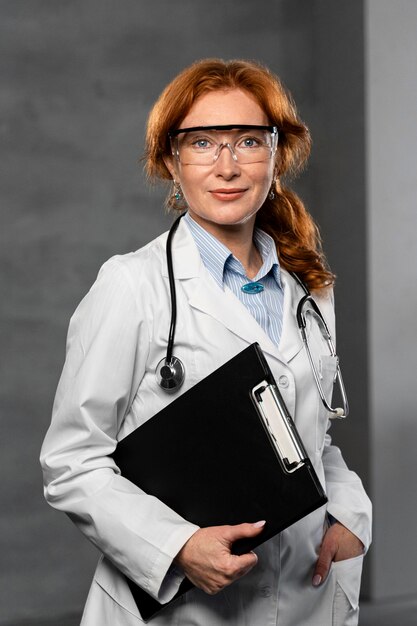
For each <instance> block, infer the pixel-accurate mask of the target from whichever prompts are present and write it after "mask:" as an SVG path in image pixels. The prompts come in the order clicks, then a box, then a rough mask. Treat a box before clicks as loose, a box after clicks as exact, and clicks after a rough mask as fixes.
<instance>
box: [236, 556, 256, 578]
mask: <svg viewBox="0 0 417 626" xmlns="http://www.w3.org/2000/svg"><path fill="white" fill-rule="evenodd" d="M232 556H233V560H234V561H235V564H236V566H237V570H236V574H237V576H238V577H239V578H240V577H241V576H244V575H245V574H247V573H248V572H250V570H251V569H252V568H253V567H255V565H256V564H257V562H258V557H257V555H256V554H255V552H248V553H247V554H241V555H240V556H237V555H232Z"/></svg>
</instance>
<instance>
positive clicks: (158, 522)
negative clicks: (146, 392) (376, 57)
mask: <svg viewBox="0 0 417 626" xmlns="http://www.w3.org/2000/svg"><path fill="white" fill-rule="evenodd" d="M140 306H141V305H140V303H138V302H137V300H136V298H135V296H134V290H133V288H132V286H131V284H130V281H129V275H128V273H127V271H126V270H125V268H124V267H123V266H122V265H121V264H120V262H118V261H117V260H112V261H110V262H109V263H107V264H106V265H105V266H104V267H103V269H102V271H101V272H100V274H99V277H98V279H97V281H96V283H95V284H94V286H93V287H92V289H91V290H90V292H89V293H88V295H87V296H86V297H85V298H84V300H83V301H82V302H81V304H80V306H79V307H78V309H77V311H76V313H75V314H74V316H73V318H72V320H71V324H70V329H69V334H68V345H67V357H66V361H65V366H64V369H63V372H62V376H61V379H60V383H59V386H58V390H57V394H56V398H55V403H54V408H53V417H52V423H51V426H50V429H49V431H48V433H47V435H46V438H45V441H44V444H43V448H42V452H41V464H42V468H43V472H44V484H45V497H46V499H47V501H48V502H49V503H50V504H51V505H52V506H53V507H55V508H56V509H59V510H61V511H65V512H66V513H68V515H69V516H70V517H71V519H72V520H73V521H74V522H75V523H76V524H77V526H78V527H79V528H80V530H81V531H82V532H83V533H84V534H85V535H86V536H87V537H88V538H89V539H90V541H92V542H93V543H94V544H95V545H96V546H97V547H98V548H99V549H100V550H101V551H102V552H103V553H104V554H105V555H106V556H107V557H108V558H109V559H110V560H111V561H112V562H113V563H114V564H115V565H116V566H117V567H118V568H119V569H120V570H121V571H122V572H123V573H125V574H127V575H128V576H129V578H131V579H132V580H134V581H135V582H136V583H137V584H139V585H140V586H141V587H143V588H144V589H145V590H146V591H147V592H148V593H150V594H151V595H152V596H153V597H155V598H156V599H158V600H159V601H161V602H164V601H168V600H169V599H170V598H171V597H172V596H173V595H174V594H175V593H176V591H177V589H178V586H179V584H180V582H181V580H182V577H181V576H177V577H175V576H169V577H168V578H169V584H163V583H164V579H165V576H166V573H167V572H168V569H169V567H170V565H171V563H172V560H173V558H174V557H175V556H176V554H177V553H178V551H179V550H180V549H181V547H182V546H183V545H184V543H185V542H186V541H187V540H188V539H189V538H190V536H191V535H192V534H194V533H195V531H196V530H197V527H196V526H194V525H193V524H189V523H188V522H186V521H185V520H184V519H182V518H181V517H180V516H178V515H177V514H176V513H174V512H173V511H172V510H171V509H169V508H168V507H166V506H165V505H164V504H163V503H162V502H160V501H158V500H156V499H155V498H153V497H151V496H148V495H146V494H145V493H143V492H142V491H141V490H140V489H138V488H137V487H136V486H134V485H133V484H132V483H130V482H129V481H127V480H125V479H124V478H123V477H122V476H121V475H120V473H119V470H118V468H117V466H116V465H115V463H114V461H113V460H112V458H111V457H110V456H109V455H110V454H111V453H112V452H113V450H114V449H115V447H116V444H117V437H118V432H119V429H120V426H121V424H122V423H123V420H124V418H125V416H126V414H127V413H128V411H129V410H130V407H131V404H132V401H133V399H134V396H135V394H136V391H137V389H138V387H139V385H140V382H141V380H142V377H143V375H144V372H145V366H146V359H147V355H148V345H149V335H148V326H147V324H146V323H145V321H144V320H145V319H146V316H145V313H144V311H143V310H140ZM167 580H168V579H167ZM165 583H166V581H165Z"/></svg>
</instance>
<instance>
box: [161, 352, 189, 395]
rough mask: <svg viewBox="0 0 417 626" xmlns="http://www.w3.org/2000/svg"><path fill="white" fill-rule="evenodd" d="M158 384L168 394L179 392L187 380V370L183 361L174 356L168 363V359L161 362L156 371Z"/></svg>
mask: <svg viewBox="0 0 417 626" xmlns="http://www.w3.org/2000/svg"><path fill="white" fill-rule="evenodd" d="M155 374H156V378H157V380H158V384H159V385H160V386H161V387H162V389H163V390H164V391H166V392H167V393H174V391H177V390H178V389H179V388H180V387H181V385H182V383H183V382H184V378H185V369H184V365H183V363H182V361H180V360H179V359H177V357H175V356H173V357H172V358H171V361H167V359H166V357H164V358H163V359H161V361H159V363H158V365H157V366H156V370H155Z"/></svg>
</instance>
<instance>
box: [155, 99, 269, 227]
mask: <svg viewBox="0 0 417 626" xmlns="http://www.w3.org/2000/svg"><path fill="white" fill-rule="evenodd" d="M227 124H236V125H243V124H247V125H268V124H270V121H269V120H268V118H267V117H266V114H265V112H264V111H263V110H262V109H261V107H260V106H259V104H258V103H257V102H256V101H255V100H254V99H253V98H252V97H251V96H250V95H249V94H248V93H246V92H245V91H242V90H240V89H233V90H228V91H223V90H222V91H214V92H209V93H207V94H204V95H203V96H201V97H200V98H199V99H198V100H196V102H195V103H194V105H193V106H192V108H191V109H190V111H189V113H188V114H187V115H186V117H185V118H184V119H183V121H182V122H181V124H180V128H190V127H193V126H214V125H216V126H217V125H227ZM220 140H221V142H230V141H231V132H230V131H229V133H228V132H225V133H224V136H220ZM165 163H166V165H167V167H168V169H169V171H170V173H171V175H172V178H173V179H174V180H175V181H177V182H178V183H179V184H180V185H181V189H182V192H183V195H184V198H185V200H186V202H187V204H188V207H189V213H190V215H191V217H192V218H193V219H194V220H195V221H196V222H198V223H199V224H201V226H203V228H205V229H206V230H208V231H209V232H212V233H213V234H214V235H218V234H219V232H220V231H224V232H227V231H228V230H229V231H230V230H233V231H239V230H241V231H242V232H243V231H245V232H248V231H250V232H251V231H252V229H253V225H254V222H255V216H256V212H257V211H258V210H259V209H260V208H261V206H262V205H263V203H264V201H265V198H266V196H267V194H268V192H269V190H270V187H271V184H272V180H273V176H274V167H275V161H274V158H273V157H272V158H270V159H269V160H266V161H262V162H259V163H239V162H238V161H235V160H234V159H233V156H232V153H231V151H230V150H229V149H228V148H227V147H223V149H222V150H221V151H220V154H219V157H218V158H217V160H216V161H215V162H214V163H211V164H210V165H191V164H183V163H180V162H179V161H178V160H177V159H176V158H174V157H167V158H166V160H165Z"/></svg>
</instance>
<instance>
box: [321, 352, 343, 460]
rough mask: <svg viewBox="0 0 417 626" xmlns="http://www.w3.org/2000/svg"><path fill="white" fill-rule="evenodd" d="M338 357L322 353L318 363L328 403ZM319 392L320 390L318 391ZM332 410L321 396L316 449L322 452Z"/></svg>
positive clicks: (329, 402) (330, 400)
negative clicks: (325, 404)
mask: <svg viewBox="0 0 417 626" xmlns="http://www.w3.org/2000/svg"><path fill="white" fill-rule="evenodd" d="M337 364H338V357H337V356H331V355H330V354H329V355H322V356H320V359H319V364H318V375H319V378H320V383H321V386H322V388H323V392H324V397H325V398H326V401H327V403H328V404H330V406H331V403H332V393H333V385H334V381H335V379H336V371H337ZM317 393H318V392H317ZM329 417H330V412H329V411H328V410H327V409H326V408H325V406H324V405H323V402H322V400H321V398H319V405H318V409H317V428H316V449H317V451H318V452H321V451H322V449H323V444H324V436H325V434H326V432H327V429H328V426H329Z"/></svg>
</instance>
